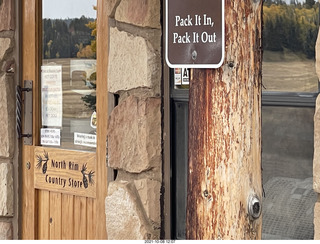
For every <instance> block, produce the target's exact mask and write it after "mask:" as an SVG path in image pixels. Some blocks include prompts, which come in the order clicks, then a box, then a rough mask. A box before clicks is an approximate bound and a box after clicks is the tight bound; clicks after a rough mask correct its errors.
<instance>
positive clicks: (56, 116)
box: [41, 65, 62, 127]
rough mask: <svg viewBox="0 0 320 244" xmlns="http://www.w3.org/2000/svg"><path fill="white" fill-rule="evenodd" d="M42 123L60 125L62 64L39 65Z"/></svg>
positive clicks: (44, 124)
mask: <svg viewBox="0 0 320 244" xmlns="http://www.w3.org/2000/svg"><path fill="white" fill-rule="evenodd" d="M41 105H42V107H41V108H42V125H43V126H56V127H61V126H62V66H61V65H54V66H41Z"/></svg>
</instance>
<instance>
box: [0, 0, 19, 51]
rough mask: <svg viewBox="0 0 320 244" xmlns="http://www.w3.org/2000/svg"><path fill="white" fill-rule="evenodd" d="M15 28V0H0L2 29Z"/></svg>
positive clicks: (0, 29) (0, 24) (0, 23)
mask: <svg viewBox="0 0 320 244" xmlns="http://www.w3.org/2000/svg"><path fill="white" fill-rule="evenodd" d="M14 29H15V24H14V0H2V1H0V31H5V30H14ZM0 47H1V44H0Z"/></svg>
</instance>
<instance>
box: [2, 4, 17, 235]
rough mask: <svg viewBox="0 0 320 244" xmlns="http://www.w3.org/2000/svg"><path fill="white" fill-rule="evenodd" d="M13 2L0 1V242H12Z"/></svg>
mask: <svg viewBox="0 0 320 244" xmlns="http://www.w3.org/2000/svg"><path fill="white" fill-rule="evenodd" d="M14 37H15V25H14V1H13V0H2V1H0V118H1V120H0V240H10V239H13V217H14V191H13V168H14V167H13V158H14V148H15V130H14V128H15V122H14V121H15V82H14V68H15V67H14V59H13V57H14V45H15V44H14V43H15V38H14Z"/></svg>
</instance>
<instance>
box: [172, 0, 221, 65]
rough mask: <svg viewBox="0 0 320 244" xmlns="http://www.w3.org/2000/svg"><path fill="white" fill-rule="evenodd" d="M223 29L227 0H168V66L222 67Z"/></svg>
mask: <svg viewBox="0 0 320 244" xmlns="http://www.w3.org/2000/svg"><path fill="white" fill-rule="evenodd" d="M224 31H225V30H224V0H166V61H167V64H168V66H169V67H171V68H184V67H186V68H218V67H220V66H221V65H222V63H223V59H224Z"/></svg>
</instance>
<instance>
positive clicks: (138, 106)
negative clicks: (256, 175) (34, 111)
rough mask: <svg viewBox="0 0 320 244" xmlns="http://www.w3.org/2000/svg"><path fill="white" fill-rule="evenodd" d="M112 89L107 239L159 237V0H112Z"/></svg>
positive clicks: (110, 60)
mask: <svg viewBox="0 0 320 244" xmlns="http://www.w3.org/2000/svg"><path fill="white" fill-rule="evenodd" d="M107 5H108V13H109V17H110V32H109V33H110V42H109V60H108V61H109V67H108V91H109V92H110V93H112V94H117V95H118V96H119V103H118V104H117V106H116V107H115V108H114V109H113V110H112V112H111V114H110V118H109V125H108V166H109V167H110V168H111V169H114V170H117V174H116V175H117V177H116V179H115V181H113V182H110V183H109V186H108V196H107V197H106V226H107V234H108V239H159V238H160V225H161V217H160V215H161V214H160V212H161V211H160V198H161V194H160V189H161V182H162V154H161V151H162V146H161V131H162V129H161V119H162V117H161V70H162V66H161V34H162V33H161V23H160V13H161V10H160V5H161V1H159V0H111V1H108V3H107Z"/></svg>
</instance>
